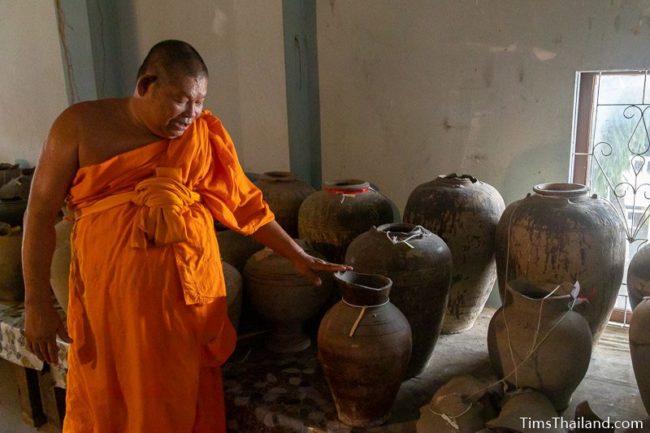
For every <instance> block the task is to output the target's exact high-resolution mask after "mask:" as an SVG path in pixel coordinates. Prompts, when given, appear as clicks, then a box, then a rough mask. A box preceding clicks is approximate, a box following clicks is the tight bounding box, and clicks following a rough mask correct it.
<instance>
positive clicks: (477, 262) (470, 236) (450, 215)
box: [404, 173, 505, 334]
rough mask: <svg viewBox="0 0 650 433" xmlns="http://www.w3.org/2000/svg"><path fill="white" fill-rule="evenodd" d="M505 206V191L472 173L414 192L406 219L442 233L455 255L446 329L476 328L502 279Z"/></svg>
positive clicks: (444, 178)
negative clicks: (497, 242) (499, 261)
mask: <svg viewBox="0 0 650 433" xmlns="http://www.w3.org/2000/svg"><path fill="white" fill-rule="evenodd" d="M504 208H505V204H504V203H503V198H501V195H500V194H499V192H498V191H497V190H496V189H495V188H493V187H492V186H490V185H488V184H487V183H485V182H481V181H479V180H478V179H476V178H475V177H473V176H470V175H457V174H455V173H454V174H449V175H446V176H438V177H437V178H436V179H434V180H432V181H430V182H427V183H424V184H422V185H420V186H418V187H417V188H415V189H414V190H413V192H411V195H410V196H409V198H408V201H407V203H406V208H405V210H404V221H405V222H407V223H411V224H417V225H421V226H423V227H425V228H427V229H428V230H431V231H432V232H433V233H435V234H436V235H438V236H440V237H441V238H442V239H443V240H444V241H445V242H446V243H447V245H448V246H449V249H450V250H451V255H452V258H453V264H454V266H453V272H452V280H451V281H452V283H451V289H450V292H449V303H448V304H447V313H446V316H445V320H444V323H443V327H442V333H443V334H453V333H458V332H463V331H466V330H468V329H470V328H471V327H472V326H473V325H474V322H475V321H476V319H477V317H478V316H479V314H481V311H483V307H484V306H485V303H486V301H487V298H488V296H489V295H490V292H491V291H492V288H493V287H494V283H495V281H496V264H495V261H494V235H495V232H496V227H497V223H498V222H499V217H500V216H501V213H502V212H503V209H504Z"/></svg>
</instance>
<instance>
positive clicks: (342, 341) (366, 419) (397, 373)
mask: <svg viewBox="0 0 650 433" xmlns="http://www.w3.org/2000/svg"><path fill="white" fill-rule="evenodd" d="M334 278H335V279H336V281H337V283H338V285H339V288H340V290H341V293H342V294H343V299H342V300H341V301H340V302H338V303H337V304H335V305H334V306H333V307H332V308H331V309H329V310H328V311H327V313H326V314H325V317H323V320H322V321H321V324H320V327H319V329H318V356H319V358H320V362H321V365H322V367H323V371H324V374H325V378H326V379H327V383H328V384H329V387H330V390H331V392H332V396H333V398H334V403H335V405H336V410H337V412H338V418H339V420H341V421H342V422H343V423H345V424H348V425H350V426H355V427H364V426H365V427H367V426H372V425H377V424H381V423H383V422H384V421H386V420H387V419H388V417H389V411H390V408H391V406H392V405H393V401H394V400H395V396H396V395H397V391H398V390H399V387H400V384H401V382H402V380H403V379H404V377H405V375H406V370H407V368H408V362H409V357H410V354H411V329H410V327H409V324H408V320H406V318H405V317H404V315H403V314H402V313H401V312H400V311H399V310H398V309H397V307H395V306H394V305H392V304H391V303H390V302H389V298H388V295H389V293H390V288H391V285H392V282H391V280H390V279H389V278H387V277H384V276H382V275H376V274H361V273H357V272H353V271H347V272H338V273H336V274H334Z"/></svg>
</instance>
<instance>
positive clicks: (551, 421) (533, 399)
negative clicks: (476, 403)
mask: <svg viewBox="0 0 650 433" xmlns="http://www.w3.org/2000/svg"><path fill="white" fill-rule="evenodd" d="M503 400H504V401H503V406H502V408H501V412H500V413H499V416H498V417H497V418H495V419H492V420H489V421H488V422H487V423H486V426H487V427H489V428H490V429H492V430H494V431H507V432H519V431H521V432H537V433H566V430H563V429H562V428H560V427H555V425H556V421H557V420H556V418H557V417H558V412H557V410H555V408H554V407H553V404H552V403H551V401H550V400H549V399H548V398H547V397H546V396H545V395H544V394H541V393H539V392H536V391H532V390H525V391H521V392H516V393H514V394H511V395H507V396H506V397H505V398H504V399H503ZM531 421H533V422H535V423H538V424H531ZM538 425H543V427H541V428H539V427H537V426H538Z"/></svg>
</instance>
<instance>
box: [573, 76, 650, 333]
mask: <svg viewBox="0 0 650 433" xmlns="http://www.w3.org/2000/svg"><path fill="white" fill-rule="evenodd" d="M575 105H576V106H575V112H574V128H573V131H574V132H573V140H572V141H573V152H572V158H571V168H570V178H571V179H572V180H573V182H575V183H582V184H585V185H587V186H589V187H590V188H591V191H592V192H593V193H596V194H598V196H599V197H601V198H603V199H605V200H608V201H609V202H610V203H611V204H612V206H613V207H614V208H615V209H616V210H617V212H618V213H619V216H621V218H622V219H623V221H624V223H625V230H626V235H627V239H628V248H627V254H626V266H625V269H626V273H627V265H628V264H629V262H630V260H631V259H632V257H633V256H634V254H635V253H636V251H637V250H638V249H639V248H640V247H641V246H642V245H643V244H644V243H645V242H646V241H647V239H648V219H649V217H650V135H649V132H650V111H648V109H649V108H650V82H648V71H601V72H579V73H578V74H577V80H576V104H575ZM625 280H626V276H624V278H623V286H622V287H621V290H620V292H619V299H618V301H617V304H616V309H615V310H614V313H613V314H612V320H613V321H617V322H622V323H627V322H629V317H630V313H629V312H630V307H629V304H628V302H627V289H626V287H625Z"/></svg>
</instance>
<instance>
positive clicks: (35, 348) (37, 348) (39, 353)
mask: <svg viewBox="0 0 650 433" xmlns="http://www.w3.org/2000/svg"><path fill="white" fill-rule="evenodd" d="M43 349H47V345H45V344H43V343H41V342H40V341H34V342H32V344H31V348H29V350H30V352H32V353H33V354H34V355H36V357H37V358H38V359H40V360H41V361H43V362H47V350H46V351H45V353H43Z"/></svg>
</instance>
